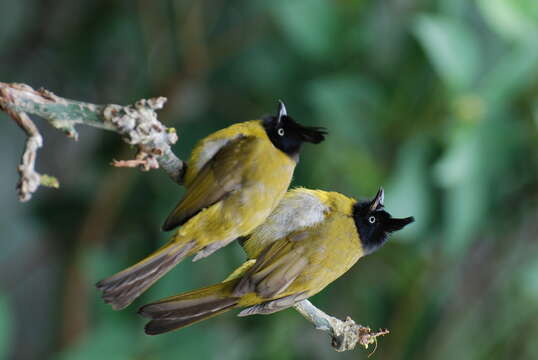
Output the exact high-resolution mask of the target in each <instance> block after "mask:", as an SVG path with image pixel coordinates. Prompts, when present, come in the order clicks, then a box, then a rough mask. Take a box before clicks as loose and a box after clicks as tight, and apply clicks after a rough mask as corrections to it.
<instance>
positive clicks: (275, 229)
mask: <svg viewBox="0 0 538 360" xmlns="http://www.w3.org/2000/svg"><path fill="white" fill-rule="evenodd" d="M413 221H414V218H413V217H406V218H393V217H392V216H391V214H390V213H388V212H387V211H386V210H385V208H384V190H383V188H380V189H379V191H378V192H377V194H376V196H375V197H374V198H372V199H371V200H361V201H357V200H355V199H353V198H350V197H347V196H345V195H343V194H340V193H337V192H328V191H323V190H311V189H306V188H296V189H293V190H290V191H289V192H288V193H287V194H286V195H285V196H284V198H283V199H282V200H281V202H280V204H279V205H278V206H277V207H276V208H275V210H274V211H273V212H272V213H271V215H270V216H269V217H268V218H267V219H266V221H265V222H264V223H263V224H262V225H260V226H259V227H258V228H256V229H255V230H254V231H253V232H252V234H250V236H248V237H247V239H246V240H245V241H244V243H243V247H244V249H245V251H246V253H247V255H248V259H247V261H246V262H245V263H243V264H242V265H241V266H239V267H238V268H237V269H236V270H235V271H234V272H233V273H232V274H231V275H230V276H228V278H226V279H225V280H224V281H223V282H221V283H218V284H215V285H212V286H209V287H205V288H202V289H198V290H194V291H189V292H186V293H183V294H180V295H176V296H172V297H168V298H165V299H162V300H160V301H156V302H154V303H150V304H147V305H145V306H143V307H141V308H140V309H139V314H140V315H142V316H143V317H146V318H149V319H150V321H149V322H148V323H147V324H146V326H145V332H146V334H149V335H157V334H161V333H165V332H168V331H172V330H176V329H180V328H183V327H186V326H189V325H192V324H194V323H197V322H199V321H202V320H206V319H209V318H211V317H213V316H216V315H219V314H221V313H224V312H226V311H229V310H231V309H235V308H242V310H241V312H239V314H238V316H240V317H242V316H249V315H254V314H271V313H274V312H277V311H281V310H284V309H286V308H289V307H291V306H293V305H294V304H296V303H297V302H299V301H302V300H304V299H307V298H309V297H311V296H312V295H315V294H317V293H318V292H320V291H321V290H323V289H324V288H325V287H326V286H327V285H329V284H330V283H332V282H333V281H334V280H336V279H337V278H339V277H340V276H341V275H342V274H344V273H345V272H347V271H348V270H349V269H350V268H351V267H352V266H353V265H354V264H355V263H356V262H357V260H359V259H360V258H361V257H363V256H365V255H369V254H372V253H373V252H374V251H376V250H377V249H379V248H380V247H381V246H382V245H383V244H385V242H386V241H387V239H388V237H389V235H390V234H391V233H394V232H395V231H398V230H400V229H402V228H404V227H405V226H406V225H408V224H410V223H412V222H413Z"/></svg>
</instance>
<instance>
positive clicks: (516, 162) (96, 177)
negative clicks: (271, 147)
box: [0, 0, 538, 360]
mask: <svg viewBox="0 0 538 360" xmlns="http://www.w3.org/2000/svg"><path fill="white" fill-rule="evenodd" d="M0 59H1V62H0V81H4V82H24V83H27V84H29V85H31V86H33V87H35V88H39V87H41V86H43V87H46V88H47V89H49V90H51V91H53V92H55V93H57V94H58V95H61V96H65V97H68V98H73V99H79V100H85V101H89V102H94V103H120V104H129V103H132V102H134V101H136V100H137V99H139V98H142V97H151V96H161V95H162V96H166V97H168V104H167V106H166V107H165V109H164V110H163V111H161V112H160V119H161V120H162V121H163V122H164V123H165V124H167V125H168V126H172V127H176V128H177V129H178V131H179V135H180V140H179V142H178V144H177V145H176V146H175V150H176V152H177V153H178V154H179V155H180V156H181V157H182V158H187V157H188V154H189V152H190V149H191V148H192V146H193V145H194V143H195V142H196V141H197V140H198V139H200V138H202V137H204V136H206V135H208V134H209V133H211V132H213V131H215V130H217V129H220V128H222V127H225V126H227V125H229V124H232V123H234V122H239V121H245V120H249V119H254V118H257V117H259V116H261V115H263V114H268V113H273V112H274V111H275V110H276V100H277V99H284V100H285V102H286V105H287V107H288V111H289V113H290V114H291V115H292V116H294V117H295V118H296V119H298V120H299V121H301V122H303V123H306V124H311V125H321V126H326V127H327V128H329V130H330V137H328V139H327V141H325V142H324V143H323V144H322V145H319V146H315V147H314V146H307V148H305V151H304V152H303V155H302V159H301V163H300V166H299V167H298V169H297V171H296V176H295V179H294V184H295V185H304V186H308V187H314V188H321V189H327V190H335V191H339V192H342V193H345V194H347V195H349V196H354V197H359V198H364V197H371V196H373V195H374V194H375V192H376V190H377V189H378V187H379V186H384V187H385V189H386V197H385V198H386V200H385V203H386V207H387V208H388V209H389V210H390V211H391V212H392V214H393V215H395V216H409V215H414V216H415V218H416V223H415V224H413V225H412V226H409V227H408V228H407V229H406V230H405V231H402V232H400V233H398V235H397V236H394V237H393V238H392V240H391V241H390V242H389V243H388V244H387V245H386V246H384V247H383V248H382V250H380V251H379V252H377V253H375V254H373V255H372V256H370V257H367V258H364V259H362V260H360V261H359V263H358V264H357V265H356V266H355V267H354V268H353V269H352V270H351V271H349V272H348V273H347V274H346V275H345V276H343V277H342V278H341V279H339V280H338V281H336V282H335V283H334V284H333V285H331V286H330V287H328V288H327V289H326V290H325V291H323V292H322V293H321V294H319V295H317V296H315V297H314V298H312V299H311V300H312V302H313V303H314V304H315V305H317V306H318V307H320V308H321V309H323V310H324V311H326V312H328V313H330V314H332V315H334V316H337V317H339V318H345V316H347V315H350V316H352V317H353V318H354V319H355V320H356V321H357V322H359V323H361V324H364V325H368V326H370V327H372V328H385V327H386V328H389V329H390V330H391V334H390V335H388V336H386V337H383V338H381V340H380V341H379V346H378V348H377V352H376V353H375V355H374V357H373V358H377V359H458V358H461V359H506V358H512V359H536V358H538V342H537V341H536V338H537V337H538V322H537V321H536V319H537V316H538V241H537V237H538V2H537V1H536V0H476V1H467V0H431V1H426V0H339V1H329V0H305V1H285V0H274V1H262V0H257V1H247V0H233V1H223V0H211V1H209V0H205V1H203V0H199V1H194V0H167V1H151V2H150V1H104V0H94V1H68V0H56V1H51V0H40V1H38V0H34V1H32V0H23V1H13V0H12V1H10V0H7V1H4V2H3V3H2V11H1V12H0ZM36 121H37V125H38V126H39V127H40V129H41V130H42V132H43V134H44V137H45V146H44V148H43V149H42V151H40V153H39V158H38V162H37V170H38V171H40V172H43V173H48V174H52V175H55V176H57V177H58V178H59V180H60V183H61V188H60V189H59V190H51V189H45V188H41V189H39V190H38V192H37V193H36V194H35V195H34V198H33V199H32V200H31V202H29V203H25V204H22V203H19V202H18V200H17V195H16V193H15V185H16V182H17V173H16V166H17V164H18V162H19V158H20V155H21V153H22V149H23V144H24V141H25V137H24V135H23V133H22V132H21V131H20V130H19V129H18V128H17V126H16V125H15V124H14V122H13V121H11V120H10V119H9V118H8V117H7V116H6V115H5V114H3V113H2V114H0V132H1V134H2V141H1V142H0V164H1V166H2V171H1V172H0V199H1V204H2V209H3V210H2V216H1V217H0V230H1V241H0V358H6V359H38V358H39V359H75V360H82V359H96V358H106V359H126V360H127V359H171V358H175V359H190V358H197V359H198V358H199V359H325V358H329V357H331V358H332V357H337V356H338V358H340V359H352V358H353V359H357V358H363V359H365V358H366V357H367V355H368V353H369V352H370V350H371V348H370V349H369V350H368V351H366V350H364V349H362V348H361V349H358V348H357V349H356V350H355V351H352V352H347V353H343V354H336V353H335V352H334V351H333V349H332V348H331V347H330V344H329V338H328V336H327V335H326V333H323V332H320V331H317V330H315V329H314V328H313V327H312V326H311V324H310V323H308V322H307V321H305V320H304V319H303V318H301V317H300V315H299V314H298V313H296V312H295V311H294V310H286V311H283V312H281V313H277V314H274V315H271V316H256V317H251V318H241V319H239V318H236V317H235V314H232V313H228V314H226V315H224V316H220V317H217V318H214V319H211V320H209V321H206V322H204V323H200V324H198V325H195V326H192V327H189V328H187V329H184V330H181V331H179V332H173V333H169V334H166V335H162V336H158V337H149V336H145V335H144V333H143V325H144V320H143V319H141V318H140V317H139V316H137V314H136V309H137V307H138V306H139V305H141V304H144V303H146V302H149V301H151V300H155V299H159V298H161V297H163V296H168V295H172V294H175V293H178V292H182V291H185V290H188V289H192V288H194V287H199V286H202V285H207V284H209V283H214V282H216V281H220V280H221V279H223V278H224V277H225V275H227V273H228V272H229V271H230V270H232V269H233V268H234V267H235V266H236V265H237V264H239V263H240V262H241V261H242V260H243V258H244V255H243V254H242V251H241V250H240V248H239V246H237V245H235V244H232V245H230V246H228V247H227V248H226V249H225V250H223V251H221V252H219V253H218V254H217V255H214V256H211V257H210V258H208V259H205V260H203V261H200V262H198V263H196V264H192V263H191V262H188V261H187V262H184V263H182V264H181V265H180V266H178V267H177V268H176V269H175V270H173V271H172V272H171V273H170V274H169V275H167V276H166V277H165V278H164V279H162V280H161V281H160V282H158V284H156V285H155V286H154V287H153V288H151V290H150V291H148V292H147V293H146V294H144V296H142V297H141V298H140V299H139V300H138V301H137V302H136V303H135V304H134V305H133V306H131V307H129V308H128V309H126V310H124V311H121V312H115V311H112V309H111V308H110V307H109V306H107V305H105V304H104V303H103V302H102V300H101V299H100V297H99V294H98V292H97V291H96V289H95V288H94V283H95V282H96V281H98V280H99V279H101V278H104V277H106V276H108V275H111V274H113V273H115V272H116V271H118V270H120V269H123V268H124V267H126V266H128V265H130V264H132V263H134V262H135V261H137V260H139V259H141V258H142V257H143V256H145V255H147V254H148V253H149V252H151V251H152V250H153V249H155V248H156V247H158V246H159V245H160V244H162V243H163V242H164V241H165V240H166V239H167V236H168V235H167V234H165V233H162V232H160V230H159V229H160V225H161V223H162V221H163V219H164V218H165V216H166V215H167V213H168V211H170V210H171V209H172V208H173V206H174V205H175V203H176V201H177V200H178V199H179V198H180V197H181V195H182V192H183V189H182V188H181V187H178V186H177V185H175V184H174V183H172V182H171V181H170V180H169V179H168V177H167V176H166V175H165V174H164V173H163V172H160V171H152V172H149V173H142V172H140V171H138V170H133V169H115V168H113V167H111V166H110V162H111V160H112V159H127V158H130V157H132V156H133V152H132V150H131V149H129V148H128V146H126V144H124V143H123V142H122V141H121V140H120V139H119V137H118V136H117V135H116V134H113V133H106V132H104V131H100V130H95V129H89V128H82V127H80V128H79V131H80V135H81V136H80V140H79V141H78V142H74V141H72V140H70V139H68V138H66V137H65V136H64V135H63V134H61V133H59V132H58V131H56V130H54V129H51V128H50V127H49V126H48V125H47V124H46V123H45V122H44V121H42V120H36Z"/></svg>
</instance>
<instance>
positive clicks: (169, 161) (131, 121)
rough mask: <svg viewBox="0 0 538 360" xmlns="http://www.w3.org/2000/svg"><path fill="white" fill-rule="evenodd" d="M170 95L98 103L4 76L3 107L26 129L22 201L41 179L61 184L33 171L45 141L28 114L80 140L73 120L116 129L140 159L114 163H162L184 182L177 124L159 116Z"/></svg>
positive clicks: (143, 165) (0, 86)
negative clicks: (128, 102)
mask: <svg viewBox="0 0 538 360" xmlns="http://www.w3.org/2000/svg"><path fill="white" fill-rule="evenodd" d="M165 102H166V98H164V97H158V98H153V99H147V100H146V99H142V100H139V101H137V102H136V103H135V104H133V105H128V106H120V105H115V104H110V105H96V104H91V103H86V102H81V101H75V100H69V99H66V98H62V97H60V96H57V95H55V94H53V93H52V92H50V91H48V90H45V89H39V90H34V89H33V88H32V87H30V86H28V85H26V84H18V83H3V82H0V110H3V111H5V112H6V113H7V114H8V115H9V116H10V117H11V118H12V119H13V120H14V121H15V122H16V123H17V124H18V125H19V126H20V127H21V128H22V129H23V130H24V131H25V133H26V134H27V136H28V139H27V141H26V147H25V151H24V153H23V156H22V160H21V164H20V165H19V173H20V180H19V185H18V186H17V189H18V192H19V198H20V200H21V201H28V200H30V198H31V197H32V194H33V193H34V192H35V191H36V190H37V189H38V187H39V186H40V185H45V186H47V185H55V186H56V187H57V186H58V181H57V180H56V181H54V179H55V178H52V177H50V176H45V177H42V176H41V175H40V174H39V173H38V172H36V171H35V160H36V158H37V151H38V149H39V148H41V147H42V146H43V138H42V136H41V134H40V133H39V130H38V129H37V127H36V126H35V124H34V123H33V122H32V120H31V119H30V118H29V116H28V115H27V114H33V115H37V116H39V117H41V118H43V119H45V120H47V121H48V123H49V124H50V125H51V126H53V127H54V128H56V129H59V130H61V131H63V132H64V133H66V135H67V136H69V137H71V138H73V139H75V140H77V139H78V132H77V130H76V129H75V125H79V124H82V125H86V126H91V127H96V128H101V129H105V130H110V131H114V132H116V133H118V134H119V135H120V136H121V137H122V138H123V140H124V141H125V142H127V143H128V144H130V145H132V146H134V147H135V148H136V150H137V154H136V160H135V161H134V162H132V161H124V162H118V163H116V166H127V167H134V166H136V167H139V168H141V169H142V170H146V171H147V170H149V169H156V168H159V167H161V168H163V169H164V170H165V171H166V173H167V174H168V175H169V176H170V177H171V178H172V179H173V180H174V181H175V182H177V183H181V182H182V178H183V171H184V168H185V166H184V163H183V161H181V160H180V159H179V158H178V157H177V156H176V155H175V154H174V153H173V152H172V149H171V145H173V144H175V143H176V142H177V140H178V136H177V133H176V131H175V129H173V128H167V127H166V126H164V125H163V124H162V123H161V122H160V121H159V120H158V119H157V114H156V110H159V109H162V107H163V106H164V104H165Z"/></svg>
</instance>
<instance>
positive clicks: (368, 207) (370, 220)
mask: <svg viewBox="0 0 538 360" xmlns="http://www.w3.org/2000/svg"><path fill="white" fill-rule="evenodd" d="M384 197H385V192H384V191H383V188H381V189H379V191H378V192H377V195H376V196H375V198H373V199H372V200H368V201H359V202H357V203H356V204H355V205H354V206H353V218H354V220H355V226H357V230H358V232H359V237H360V240H361V243H362V248H363V249H364V253H365V255H368V254H371V253H372V252H374V251H376V250H377V249H379V248H380V247H381V245H383V244H384V243H385V242H386V241H387V239H388V235H389V234H390V233H392V232H395V231H398V230H401V229H403V228H404V226H406V225H408V224H410V223H412V222H413V221H415V219H414V218H413V217H412V216H411V217H407V218H402V219H397V218H393V217H392V216H391V215H390V214H389V213H388V212H386V211H385V210H384V206H383V199H384Z"/></svg>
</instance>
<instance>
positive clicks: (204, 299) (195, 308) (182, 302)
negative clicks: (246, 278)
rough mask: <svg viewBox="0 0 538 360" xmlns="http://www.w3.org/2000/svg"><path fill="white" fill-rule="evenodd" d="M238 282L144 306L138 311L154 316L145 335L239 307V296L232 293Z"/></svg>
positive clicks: (150, 317) (147, 326) (230, 282)
mask: <svg viewBox="0 0 538 360" xmlns="http://www.w3.org/2000/svg"><path fill="white" fill-rule="evenodd" d="M236 283H237V281H229V282H225V283H221V284H217V285H213V286H210V287H207V288H204V289H200V290H195V291H191V292H188V293H185V294H182V295H177V296H173V297H170V298H167V299H164V300H161V301H159V302H156V303H152V304H148V305H145V306H143V307H141V308H140V310H139V311H138V313H139V314H140V315H142V316H144V317H146V318H149V319H151V321H150V322H148V323H147V324H146V327H145V332H146V334H148V335H157V334H162V333H164V332H168V331H172V330H177V329H180V328H183V327H186V326H189V325H192V324H194V323H197V322H199V321H202V320H206V319H209V318H212V317H213V316H217V315H219V314H222V313H224V312H226V311H228V310H231V309H233V308H235V307H237V305H238V303H239V298H237V297H233V296H231V289H232V288H233V286H234V285H235V284H236Z"/></svg>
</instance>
